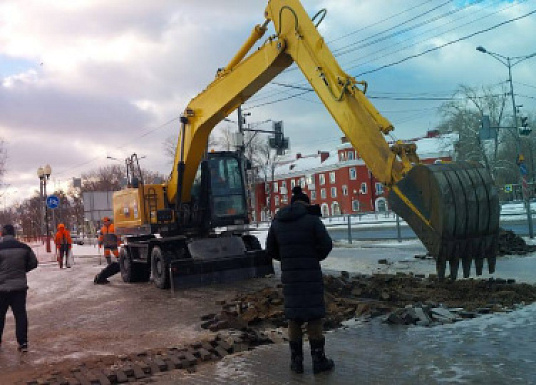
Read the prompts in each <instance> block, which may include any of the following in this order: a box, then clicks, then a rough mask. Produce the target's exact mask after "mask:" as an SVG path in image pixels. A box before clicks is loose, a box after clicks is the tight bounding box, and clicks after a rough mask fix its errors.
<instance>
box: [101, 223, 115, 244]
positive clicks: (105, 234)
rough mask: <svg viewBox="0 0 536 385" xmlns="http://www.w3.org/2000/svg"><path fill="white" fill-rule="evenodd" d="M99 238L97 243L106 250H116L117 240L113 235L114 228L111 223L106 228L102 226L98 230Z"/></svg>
mask: <svg viewBox="0 0 536 385" xmlns="http://www.w3.org/2000/svg"><path fill="white" fill-rule="evenodd" d="M100 232H101V236H100V237H99V242H100V243H101V244H103V245H104V248H106V249H117V245H118V243H119V238H118V237H117V235H116V234H115V228H114V225H113V223H112V224H110V225H108V226H106V225H103V226H102V227H101V229H100Z"/></svg>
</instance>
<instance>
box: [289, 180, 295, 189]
mask: <svg viewBox="0 0 536 385" xmlns="http://www.w3.org/2000/svg"><path fill="white" fill-rule="evenodd" d="M294 186H296V181H295V180H294V179H291V180H290V189H291V190H292V189H293V188H294Z"/></svg>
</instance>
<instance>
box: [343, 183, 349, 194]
mask: <svg viewBox="0 0 536 385" xmlns="http://www.w3.org/2000/svg"><path fill="white" fill-rule="evenodd" d="M342 195H344V196H347V195H348V186H346V185H343V186H342Z"/></svg>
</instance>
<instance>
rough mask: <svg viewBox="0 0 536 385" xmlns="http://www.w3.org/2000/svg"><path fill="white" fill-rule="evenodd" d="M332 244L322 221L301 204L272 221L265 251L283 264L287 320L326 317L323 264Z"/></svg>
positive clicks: (284, 210) (286, 209)
mask: <svg viewBox="0 0 536 385" xmlns="http://www.w3.org/2000/svg"><path fill="white" fill-rule="evenodd" d="M332 247H333V243H332V241H331V237H330V236H329V234H328V232H327V231H326V228H325V227H324V224H323V223H322V221H320V218H319V217H318V216H315V215H311V214H309V212H308V210H307V207H306V206H305V205H304V204H303V203H302V202H295V203H293V204H292V205H290V206H287V207H284V208H282V209H281V210H279V211H278V213H277V214H276V216H275V219H274V220H273V221H272V225H271V226H270V230H269V231H268V238H267V239H266V251H267V252H268V255H270V256H271V257H272V258H273V259H275V260H278V261H281V281H282V283H283V296H284V299H285V316H286V317H287V318H288V319H293V320H301V321H309V320H314V319H319V318H322V317H324V316H325V314H326V308H325V304H324V283H323V280H322V270H321V268H320V261H322V260H323V259H325V258H326V257H327V256H328V254H329V252H330V251H331V248H332Z"/></svg>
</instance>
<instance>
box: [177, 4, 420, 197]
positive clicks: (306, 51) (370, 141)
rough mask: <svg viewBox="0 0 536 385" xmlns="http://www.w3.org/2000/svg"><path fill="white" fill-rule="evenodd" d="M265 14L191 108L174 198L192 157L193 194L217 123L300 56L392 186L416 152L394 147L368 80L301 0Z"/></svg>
mask: <svg viewBox="0 0 536 385" xmlns="http://www.w3.org/2000/svg"><path fill="white" fill-rule="evenodd" d="M265 18H266V21H265V22H264V24H263V25H262V26H261V25H257V26H255V28H254V29H253V32H252V34H251V36H250V37H249V38H248V40H247V41H246V42H245V43H244V45H243V46H242V47H241V48H240V50H239V51H238V53H237V54H236V55H235V56H234V58H233V59H232V60H231V62H230V63H229V65H228V66H227V67H226V68H224V69H222V70H221V71H219V72H218V74H217V76H216V79H215V80H214V81H213V82H212V83H211V84H210V85H208V87H207V88H206V89H205V90H204V91H203V92H201V93H200V94H199V95H197V96H196V97H195V98H194V99H192V100H191V102H190V103H189V105H188V107H187V108H186V109H185V111H184V116H186V117H188V123H187V124H186V127H185V130H184V135H179V139H178V144H177V151H176V154H175V162H174V165H175V166H174V169H173V172H172V174H171V178H170V181H169V182H168V188H167V197H168V201H169V202H175V199H176V194H177V193H178V169H177V164H178V163H179V161H183V162H184V164H185V169H184V176H183V188H182V190H181V191H182V197H181V200H182V201H189V199H190V188H191V186H192V183H193V180H194V176H195V173H196V170H197V167H198V165H199V162H200V161H201V158H202V157H203V154H204V151H205V148H206V144H207V141H208V137H209V135H210V132H211V131H212V129H213V128H214V127H215V126H216V124H218V123H219V122H220V121H222V120H223V119H224V118H225V117H226V116H228V115H229V114H230V113H231V112H233V111H234V110H235V109H237V108H238V106H239V105H241V104H242V103H244V102H245V101H246V100H248V99H249V98H250V97H251V96H253V95H254V94H255V93H256V92H257V91H259V90H260V89H261V88H262V87H264V86H265V85H266V84H267V83H268V82H270V81H271V80H272V79H273V78H274V77H275V76H277V75H278V74H279V73H281V72H282V71H283V70H284V69H285V68H287V67H288V66H290V65H291V64H292V63H294V62H295V63H296V64H297V65H298V67H299V68H300V70H301V71H302V72H303V74H304V75H305V78H306V79H307V80H308V81H309V83H310V84H311V86H312V87H313V89H314V90H315V92H316V93H317V95H318V96H319V97H320V99H321V100H322V102H323V103H324V105H325V106H326V108H327V110H328V111H329V112H330V114H331V115H332V117H333V119H334V120H335V121H336V122H337V124H338V125H339V127H340V128H341V130H342V131H343V132H344V133H345V135H346V136H347V137H348V139H349V140H350V142H351V143H352V145H353V146H354V147H355V148H356V149H357V150H358V151H359V154H360V155H361V157H362V158H363V160H364V161H365V163H366V164H367V166H368V167H369V169H370V170H371V171H372V173H373V174H374V175H375V176H376V178H377V179H378V180H379V181H381V182H382V183H384V184H386V185H388V186H390V185H392V184H393V183H396V182H397V181H398V180H400V179H401V178H402V177H403V176H404V174H405V173H406V172H407V171H408V170H409V168H411V164H410V162H409V161H406V159H403V158H402V159H401V158H400V155H404V154H406V153H407V152H411V151H408V150H406V151H399V152H398V154H395V152H393V151H392V150H391V149H390V148H389V145H388V143H387V142H386V140H385V139H384V134H386V133H388V132H389V131H391V130H392V125H391V123H390V122H389V121H388V120H387V119H386V118H384V117H383V116H382V115H381V114H380V113H379V112H378V111H377V110H376V108H375V107H374V106H373V105H372V104H371V103H370V101H369V100H368V99H367V98H366V97H365V95H364V92H363V91H362V90H361V89H360V86H363V85H364V86H365V87H366V85H365V84H364V83H363V82H358V81H356V80H355V79H354V78H352V77H351V76H349V75H348V74H346V73H345V72H344V71H343V70H342V69H341V68H340V66H339V64H338V63H337V61H336V60H335V57H334V56H333V54H332V53H331V51H330V50H329V48H328V47H327V45H326V44H325V42H324V39H323V38H322V36H320V34H319V33H318V31H317V29H316V26H315V25H314V24H313V22H312V21H311V19H310V18H309V16H308V15H307V13H306V12H305V10H304V9H303V7H302V5H301V4H300V2H299V1H298V0H270V1H269V2H268V6H267V8H266V12H265ZM269 22H272V23H273V25H274V27H275V30H276V35H275V36H272V37H270V38H268V39H267V41H266V42H265V43H264V44H263V45H262V46H261V47H260V48H259V49H258V50H257V51H255V52H254V53H252V54H251V55H249V56H248V57H246V55H247V53H248V52H249V51H250V49H251V48H252V47H253V45H254V44H255V43H256V42H257V41H258V40H259V39H260V38H261V37H262V36H263V34H264V31H265V30H266V25H267V24H268V23H269ZM181 149H183V150H182V151H181ZM412 153H413V155H414V156H415V157H416V155H415V152H414V151H413V152H412ZM181 154H182V159H181ZM397 155H398V158H397Z"/></svg>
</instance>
